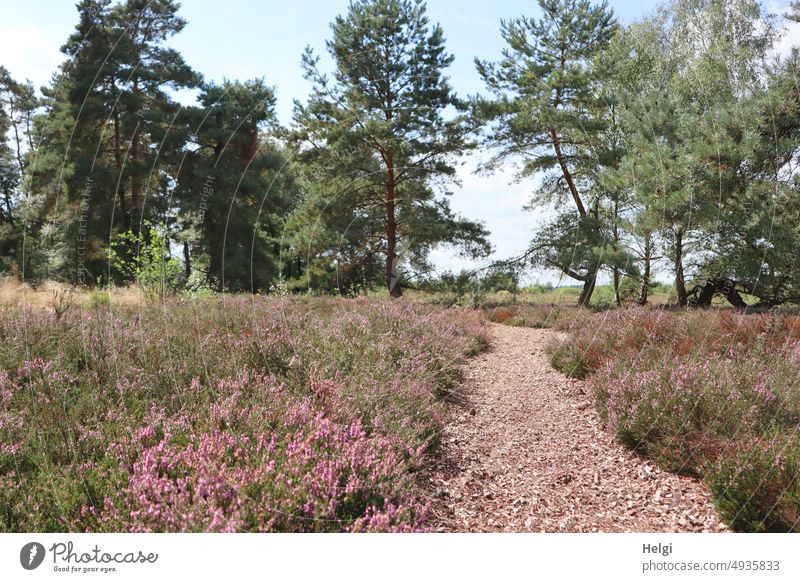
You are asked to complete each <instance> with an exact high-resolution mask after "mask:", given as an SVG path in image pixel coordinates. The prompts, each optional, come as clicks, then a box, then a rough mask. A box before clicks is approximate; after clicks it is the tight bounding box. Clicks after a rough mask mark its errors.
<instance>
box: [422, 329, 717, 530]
mask: <svg viewBox="0 0 800 582" xmlns="http://www.w3.org/2000/svg"><path fill="white" fill-rule="evenodd" d="M554 336H556V337H557V334H556V332H553V331H550V330H540V329H529V328H517V327H510V326H504V325H495V326H494V329H493V338H492V347H491V348H490V349H489V351H487V352H485V353H483V354H481V355H479V356H478V357H476V358H474V359H472V360H471V361H470V363H469V366H468V368H467V369H466V370H465V374H466V381H465V383H464V384H463V385H462V389H461V390H459V392H458V393H457V394H455V395H454V398H453V402H452V403H451V404H450V407H449V419H448V422H447V425H446V429H445V433H444V442H443V454H442V456H441V458H440V460H439V461H437V463H436V465H435V466H434V468H433V470H432V474H431V477H430V487H431V491H432V495H433V499H434V502H433V503H434V523H433V526H434V529H438V530H439V531H518V532H520V531H534V532H540V531H547V532H558V531H567V532H596V531H606V532H609V531H633V532H666V531H695V532H697V531H723V530H725V529H726V528H725V526H724V525H723V524H721V523H720V520H719V517H718V516H717V514H716V511H715V510H714V507H713V505H712V502H711V497H710V494H709V493H708V491H707V490H706V488H705V487H704V486H703V484H702V483H701V482H699V481H698V480H696V479H692V478H689V477H679V476H677V475H673V474H671V473H665V472H663V471H661V470H659V469H658V468H657V467H656V466H655V465H654V464H653V463H652V462H650V461H647V460H646V459H643V458H641V457H639V456H637V455H635V454H634V453H632V452H630V451H628V450H627V449H625V448H624V447H622V446H621V445H619V444H617V443H616V442H615V441H614V439H613V437H612V436H611V435H610V434H609V433H607V432H605V431H604V430H603V428H602V426H601V423H600V420H599V418H598V417H597V414H596V412H595V410H594V408H593V406H592V403H591V399H590V396H589V395H588V394H587V393H586V392H585V388H584V384H583V382H579V381H576V380H570V379H568V378H566V377H565V376H563V375H562V374H560V373H559V372H556V371H555V370H553V369H552V368H551V367H550V365H549V363H548V360H547V355H546V354H545V352H544V347H545V345H546V344H547V342H548V341H549V340H550V339H551V338H553V337H554Z"/></svg>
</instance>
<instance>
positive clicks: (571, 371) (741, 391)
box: [548, 309, 800, 531]
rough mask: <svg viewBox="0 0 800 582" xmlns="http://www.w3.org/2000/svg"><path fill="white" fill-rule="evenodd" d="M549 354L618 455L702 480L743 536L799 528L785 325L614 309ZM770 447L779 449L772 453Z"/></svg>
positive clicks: (789, 333)
mask: <svg viewBox="0 0 800 582" xmlns="http://www.w3.org/2000/svg"><path fill="white" fill-rule="evenodd" d="M583 323H584V325H583V327H579V328H576V329H574V330H573V333H572V335H571V336H570V337H569V338H568V339H567V340H565V341H553V343H552V344H551V345H550V346H549V347H548V350H549V353H550V359H551V363H552V365H553V366H554V367H555V368H557V369H559V370H561V371H562V372H564V373H565V374H567V375H568V376H571V377H575V378H588V382H589V386H590V389H591V390H592V392H593V394H594V399H595V403H596V406H597V411H598V414H599V415H600V417H601V418H602V419H603V420H604V422H605V423H606V424H607V426H608V428H609V430H611V431H613V432H614V434H615V435H616V437H617V439H618V440H619V441H620V442H621V443H623V444H625V445H626V446H628V447H630V448H632V449H634V450H637V451H639V452H641V453H642V454H646V455H647V456H649V457H651V458H653V459H655V460H656V461H657V462H658V463H659V464H660V465H661V466H662V467H664V468H666V469H669V470H672V471H677V472H682V473H688V474H693V475H698V476H702V477H704V478H705V479H706V480H707V482H708V484H709V486H710V487H711V490H712V492H713V493H714V500H715V503H716V504H717V506H718V507H719V509H720V512H721V514H722V515H723V517H724V518H725V519H726V520H727V522H728V523H729V525H731V527H734V528H735V529H739V530H743V531H800V522H798V499H800V461H799V460H800V443H799V442H798V441H799V439H798V435H799V434H800V432H798V431H799V430H800V383H798V381H797V379H798V378H800V341H799V340H800V338H798V330H797V329H796V326H795V325H794V323H795V322H794V320H793V319H792V316H785V317H784V316H776V315H774V314H759V315H745V314H741V313H733V312H730V311H702V312H699V311H691V312H678V313H671V312H666V311H653V310H642V309H623V310H616V311H612V312H608V313H598V314H594V315H593V316H592V317H591V318H590V319H588V320H584V322H583ZM777 443H780V444H777Z"/></svg>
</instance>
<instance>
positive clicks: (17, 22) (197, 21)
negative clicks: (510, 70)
mask: <svg viewBox="0 0 800 582" xmlns="http://www.w3.org/2000/svg"><path fill="white" fill-rule="evenodd" d="M348 4H349V1H348V0H294V1H291V2H289V1H286V0H280V1H277V0H184V1H183V2H182V3H181V9H180V12H179V13H180V14H181V16H183V17H184V18H185V19H186V20H188V25H187V26H186V28H185V29H184V30H183V31H182V32H181V33H180V34H179V35H177V36H175V37H173V38H172V40H171V41H170V43H169V44H170V46H172V47H173V48H175V49H177V50H179V51H180V52H181V54H182V55H183V57H184V59H185V60H186V62H187V63H188V64H189V65H191V66H192V67H193V68H194V69H195V70H197V71H199V72H200V73H202V74H203V76H204V77H205V79H206V80H208V81H221V80H222V79H223V78H229V79H239V80H245V79H250V78H264V79H265V80H266V82H267V83H268V84H270V85H274V86H275V87H276V94H277V99H278V102H277V114H278V117H279V120H280V121H281V122H282V123H284V124H288V123H289V122H290V120H291V113H292V103H293V100H295V99H298V100H300V101H304V100H305V98H306V96H307V95H308V93H309V88H310V86H309V84H308V83H307V82H306V81H305V80H304V79H303V77H302V72H301V69H300V56H301V54H302V52H303V49H304V48H305V47H306V46H311V47H312V48H313V49H314V50H315V51H316V52H317V53H324V49H325V40H326V39H328V38H329V37H330V23H331V22H332V21H333V19H334V18H335V17H336V16H337V15H339V14H343V13H345V12H346V10H347V6H348ZM609 4H610V6H611V7H612V8H613V9H614V12H615V13H616V14H617V16H618V18H619V19H620V20H621V21H622V22H623V23H630V22H633V21H635V20H637V19H640V18H642V17H644V16H646V15H647V14H649V13H650V12H652V10H653V9H654V8H655V6H656V5H657V4H658V2H657V0H610V1H609ZM787 4H788V0H770V2H769V4H768V8H769V9H770V10H771V11H773V12H779V11H781V9H782V8H783V7H784V6H785V5H787ZM427 5H428V16H429V17H430V19H431V21H433V22H438V23H440V24H441V26H442V28H443V30H444V34H445V38H446V39H447V47H448V50H449V51H450V52H451V53H452V54H453V55H454V56H455V61H454V63H453V65H452V66H451V67H450V69H449V70H448V76H449V77H450V81H451V84H452V86H453V88H454V89H455V90H456V92H457V93H458V94H459V95H462V96H466V95H473V94H477V93H481V92H482V91H483V85H482V83H481V80H480V77H479V76H478V74H477V72H476V71H475V67H474V65H473V59H474V58H475V57H478V58H481V59H487V60H497V59H498V58H499V57H500V53H501V50H502V48H503V44H504V43H503V40H502V38H501V36H500V31H499V22H500V20H501V19H504V18H505V19H507V18H516V17H518V16H522V15H525V16H536V15H538V6H537V4H536V2H535V1H534V0H428V2H427ZM0 15H1V16H0V64H2V65H3V66H5V67H6V68H7V69H8V70H9V71H11V73H12V75H13V76H14V77H15V78H17V79H30V80H31V81H32V82H33V83H34V85H35V86H37V87H39V86H41V85H44V84H47V83H48V81H49V79H50V77H51V75H52V73H53V71H54V70H55V69H56V67H57V66H58V65H59V64H60V63H61V62H62V61H63V59H64V57H63V55H62V54H61V53H60V52H59V49H60V47H61V45H62V44H63V43H64V41H65V40H66V39H67V37H68V36H69V35H70V34H71V32H72V31H73V29H74V26H75V24H76V22H77V11H76V10H75V3H74V2H72V1H70V0H0ZM792 43H794V44H800V27H795V28H793V29H792V30H791V32H790V34H789V35H788V36H787V37H786V39H785V40H784V42H783V43H782V45H781V48H782V49H788V47H789V46H791V44H792ZM324 65H325V61H323V68H324ZM328 70H329V69H328ZM476 159H477V158H475V157H474V156H472V157H471V159H470V160H467V161H466V163H465V165H464V166H462V167H461V168H460V169H459V177H460V179H461V186H460V187H453V188H452V192H453V195H452V198H451V205H452V207H453V209H454V210H456V211H457V212H459V213H461V214H462V215H464V216H465V217H467V218H470V219H473V220H481V221H483V222H484V223H485V224H486V226H487V228H488V229H489V230H490V231H491V233H492V237H491V240H492V243H493V245H494V247H495V249H496V252H495V254H494V255H493V257H492V259H503V258H508V257H512V256H516V255H518V254H520V253H521V252H523V251H524V250H525V248H526V247H527V245H528V243H529V241H530V239H531V237H532V233H533V232H534V231H535V229H536V226H537V224H538V223H539V222H540V221H541V220H542V214H541V213H538V214H537V213H535V212H525V211H523V210H522V207H523V206H524V205H525V204H526V203H527V202H528V200H529V198H530V193H531V191H532V190H533V187H534V182H533V181H531V180H527V181H523V182H521V183H514V180H513V172H512V171H511V169H510V168H509V169H508V170H507V171H504V172H498V173H496V174H494V175H491V176H478V175H475V173H474V170H475V168H476ZM433 259H434V261H435V264H436V266H437V268H439V269H453V270H458V269H460V268H462V267H463V268H474V267H475V264H474V263H473V262H471V261H466V260H462V259H460V258H458V257H456V256H454V254H453V252H452V251H450V250H448V249H442V250H437V251H435V253H434V256H433ZM534 279H536V280H539V281H550V282H557V281H558V276H557V274H553V273H535V274H533V275H532V276H531V280H534Z"/></svg>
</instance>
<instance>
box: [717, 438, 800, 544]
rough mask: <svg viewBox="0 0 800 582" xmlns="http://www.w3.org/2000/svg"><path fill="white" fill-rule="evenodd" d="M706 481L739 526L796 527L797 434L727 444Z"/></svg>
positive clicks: (799, 508)
mask: <svg viewBox="0 0 800 582" xmlns="http://www.w3.org/2000/svg"><path fill="white" fill-rule="evenodd" d="M706 481H707V482H708V485H709V488H710V489H711V492H712V493H713V495H714V503H715V505H716V506H717V509H718V510H719V512H720V514H721V515H722V517H723V519H725V521H726V522H727V523H728V524H729V525H730V526H731V527H733V528H734V529H737V530H740V531H752V532H759V531H767V532H787V531H798V529H800V441H798V436H797V434H792V435H789V436H783V437H780V436H779V437H778V438H773V439H770V440H764V439H749V440H748V441H746V442H744V443H741V444H738V445H737V446H735V447H731V448H730V449H729V450H728V451H726V452H725V454H724V455H723V457H722V458H721V459H720V461H719V462H718V463H716V464H714V465H712V466H711V467H709V470H708V472H707V475H706Z"/></svg>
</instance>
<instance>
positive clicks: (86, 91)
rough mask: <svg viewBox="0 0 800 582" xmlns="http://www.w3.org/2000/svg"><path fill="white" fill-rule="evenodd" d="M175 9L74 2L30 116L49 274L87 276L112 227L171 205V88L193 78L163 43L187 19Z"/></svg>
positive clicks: (142, 2) (101, 256)
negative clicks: (39, 106) (74, 12)
mask: <svg viewBox="0 0 800 582" xmlns="http://www.w3.org/2000/svg"><path fill="white" fill-rule="evenodd" d="M177 10H178V4H177V3H175V2H172V1H170V0H153V1H147V0H127V1H125V2H122V3H120V4H117V5H114V6H112V5H111V2H110V1H109V0H81V2H80V3H79V4H78V14H79V21H78V24H77V26H76V29H75V32H74V33H73V34H72V35H71V36H70V37H69V39H68V40H67V42H66V43H65V45H64V46H63V47H62V51H63V52H64V54H65V55H66V56H67V57H68V60H67V61H66V62H65V63H64V64H63V65H62V66H61V70H60V72H59V73H58V74H57V75H56V76H55V77H54V80H53V83H52V84H51V86H50V87H49V88H47V89H46V91H45V112H44V113H43V114H42V115H40V116H39V118H38V120H37V121H36V123H37V136H40V144H39V151H38V152H37V157H36V164H35V167H34V168H32V172H33V179H32V188H33V190H34V191H35V194H36V196H37V199H38V208H39V216H38V217H37V218H36V220H35V221H34V223H32V226H33V227H34V229H35V230H36V231H37V234H38V238H39V245H40V246H41V247H43V248H46V249H47V251H46V252H47V253H48V254H49V255H50V256H51V259H52V260H50V261H49V266H48V269H47V273H46V275H47V276H51V277H60V278H67V279H70V280H75V275H76V274H77V279H78V280H79V281H84V280H90V281H93V280H94V279H95V278H96V277H98V276H99V275H101V274H103V273H104V272H107V269H108V265H107V258H106V250H107V246H108V241H109V237H110V236H112V235H113V234H114V233H115V232H121V231H126V230H128V229H129V228H133V229H134V230H138V228H139V225H140V224H141V223H142V222H143V220H144V219H145V218H147V219H152V220H156V221H160V220H161V219H162V218H163V216H164V215H165V213H166V212H167V208H166V204H167V196H165V194H166V193H167V192H168V190H169V187H170V183H171V182H172V181H174V179H173V178H171V177H170V171H169V170H170V165H171V163H172V160H171V159H170V156H171V155H172V154H173V153H174V152H176V151H179V150H180V149H181V146H180V144H178V143H176V142H175V140H176V139H181V138H182V139H183V140H184V141H185V140H186V139H187V138H188V136H187V135H183V136H177V135H176V134H175V132H171V133H170V132H169V129H170V126H171V124H172V123H173V122H174V120H175V118H176V115H177V113H178V111H179V109H180V106H179V105H178V104H177V103H176V102H175V101H174V100H173V98H172V97H171V96H170V92H171V91H172V90H178V89H184V88H191V87H194V86H196V84H197V83H198V81H199V77H198V75H197V74H196V73H194V72H193V71H192V70H191V68H189V67H188V65H186V63H185V62H184V61H183V58H182V57H181V56H180V54H179V53H178V52H176V51H175V50H173V49H170V48H168V47H166V46H165V43H166V42H167V40H168V39H169V38H170V37H171V36H172V35H174V34H176V33H178V32H180V30H182V28H183V27H184V25H185V21H184V20H183V19H181V18H180V17H179V16H178V15H177ZM169 140H171V141H170V143H169V145H170V147H169V148H165V147H164V145H165V143H167V141H169ZM148 194H149V195H150V196H149V200H148ZM146 202H149V206H148V207H146ZM112 275H113V273H112Z"/></svg>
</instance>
